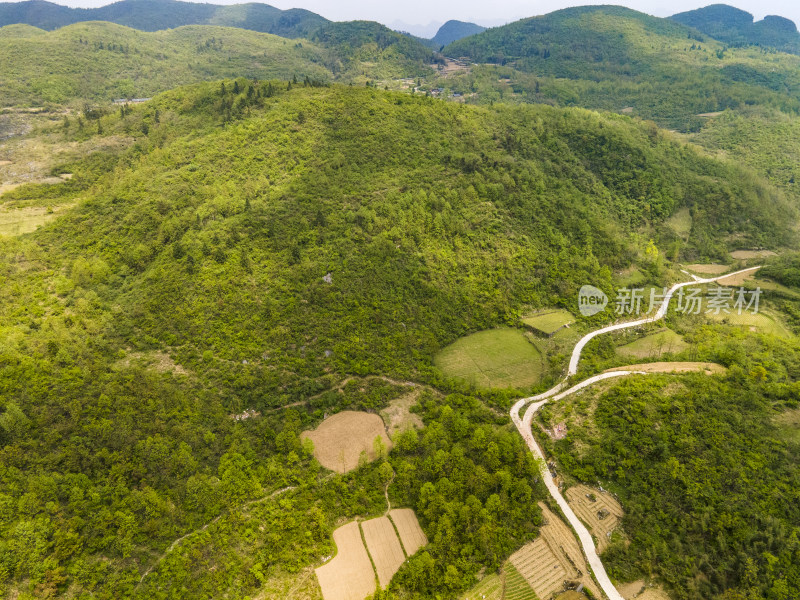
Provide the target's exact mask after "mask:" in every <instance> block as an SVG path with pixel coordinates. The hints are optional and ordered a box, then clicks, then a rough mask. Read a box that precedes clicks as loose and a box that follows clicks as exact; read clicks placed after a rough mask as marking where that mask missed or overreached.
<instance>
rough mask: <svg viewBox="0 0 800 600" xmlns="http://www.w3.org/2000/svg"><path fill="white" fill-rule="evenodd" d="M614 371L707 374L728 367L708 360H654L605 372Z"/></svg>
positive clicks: (720, 371) (718, 372)
mask: <svg viewBox="0 0 800 600" xmlns="http://www.w3.org/2000/svg"><path fill="white" fill-rule="evenodd" d="M612 371H643V372H645V373H693V372H697V371H700V372H703V373H705V374H706V375H716V374H721V373H725V372H726V371H727V369H726V368H725V367H723V366H722V365H718V364H717V363H708V362H652V363H643V364H640V365H626V366H624V367H614V368H613V369H606V371H605V372H606V373H609V372H612Z"/></svg>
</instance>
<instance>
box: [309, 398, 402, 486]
mask: <svg viewBox="0 0 800 600" xmlns="http://www.w3.org/2000/svg"><path fill="white" fill-rule="evenodd" d="M300 437H301V438H303V439H305V438H308V439H310V440H311V441H312V442H313V443H314V457H315V458H316V459H317V460H318V461H319V464H321V465H322V466H323V467H325V468H326V469H330V470H331V471H336V472H337V473H347V472H348V471H352V470H353V469H355V468H356V467H357V466H358V461H359V459H360V458H361V455H362V452H363V453H365V454H366V456H367V459H368V460H370V461H372V460H375V459H376V458H377V456H376V455H375V438H377V437H380V438H381V441H382V443H383V445H384V447H385V448H386V450H387V451H388V450H389V449H391V447H392V442H391V441H390V440H389V436H387V435H386V428H385V427H384V425H383V419H381V418H380V417H379V416H378V415H374V414H370V413H366V412H357V411H352V410H345V411H342V412H340V413H336V414H335V415H333V416H332V417H328V418H327V419H325V420H324V421H323V422H322V423H321V424H320V426H319V427H317V428H316V429H315V430H313V431H304V432H303V433H301V434H300Z"/></svg>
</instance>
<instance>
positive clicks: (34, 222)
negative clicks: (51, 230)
mask: <svg viewBox="0 0 800 600" xmlns="http://www.w3.org/2000/svg"><path fill="white" fill-rule="evenodd" d="M70 206H72V205H63V206H58V207H55V208H51V209H48V208H46V207H44V206H30V207H27V208H12V209H9V208H0V235H4V236H18V235H23V234H26V233H31V232H33V231H36V230H37V229H39V227H41V226H42V225H44V224H45V223H47V222H48V221H52V220H53V219H55V218H56V217H57V216H58V215H59V213H61V212H63V211H64V210H66V209H67V208H69V207H70Z"/></svg>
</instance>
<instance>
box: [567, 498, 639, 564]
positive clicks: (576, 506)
mask: <svg viewBox="0 0 800 600" xmlns="http://www.w3.org/2000/svg"><path fill="white" fill-rule="evenodd" d="M565 496H566V497H567V501H568V502H569V505H570V506H571V507H572V510H574V511H575V514H576V515H578V518H579V519H580V520H581V521H583V522H584V523H585V524H586V525H587V526H588V527H589V531H590V532H591V533H592V535H593V536H594V537H595V539H596V540H597V551H598V552H600V553H602V552H603V550H605V549H606V547H608V540H609V536H610V535H611V532H612V531H614V529H616V528H617V527H618V526H619V523H620V521H621V520H622V517H623V515H624V514H625V513H624V512H623V510H622V506H620V503H619V502H617V500H616V498H614V496H612V495H611V494H609V493H608V492H601V491H600V490H596V489H594V488H592V487H589V486H588V485H575V486H573V487H571V488H569V489H568V490H567V492H566V494H565ZM592 498H594V500H592Z"/></svg>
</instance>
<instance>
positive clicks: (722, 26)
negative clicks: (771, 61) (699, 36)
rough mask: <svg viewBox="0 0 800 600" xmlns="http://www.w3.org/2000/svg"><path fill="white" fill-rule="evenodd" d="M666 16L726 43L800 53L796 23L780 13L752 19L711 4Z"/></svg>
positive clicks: (743, 13)
mask: <svg viewBox="0 0 800 600" xmlns="http://www.w3.org/2000/svg"><path fill="white" fill-rule="evenodd" d="M670 18H671V19H672V20H673V21H677V22H678V23H683V24H684V25H688V26H689V27H694V28H695V29H697V30H698V31H701V32H703V33H705V34H707V35H710V36H711V37H713V38H715V39H717V40H719V41H721V42H725V43H726V44H731V45H754V46H764V47H766V48H775V49H777V50H780V51H781V52H791V53H792V54H800V33H798V31H797V26H796V25H795V24H794V22H792V21H790V20H789V19H785V18H783V17H778V16H775V15H768V16H766V17H764V19H763V20H762V21H758V22H755V23H754V22H753V15H751V14H750V13H749V12H745V11H743V10H740V9H738V8H734V7H733V6H728V5H726V4H712V5H711V6H706V7H705V8H698V9H697V10H690V11H687V12H682V13H678V14H677V15H673V16H671V17H670Z"/></svg>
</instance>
